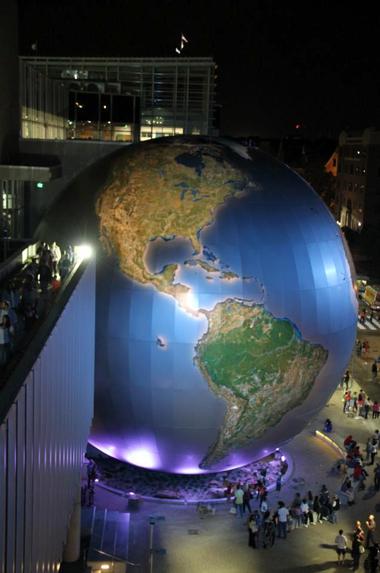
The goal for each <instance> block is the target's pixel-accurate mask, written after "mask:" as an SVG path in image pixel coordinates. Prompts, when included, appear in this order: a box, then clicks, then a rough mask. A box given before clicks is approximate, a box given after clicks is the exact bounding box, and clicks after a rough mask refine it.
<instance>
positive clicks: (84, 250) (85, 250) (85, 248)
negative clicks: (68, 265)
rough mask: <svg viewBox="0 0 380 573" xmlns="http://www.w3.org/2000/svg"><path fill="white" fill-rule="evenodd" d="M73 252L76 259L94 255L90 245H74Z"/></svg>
mask: <svg viewBox="0 0 380 573" xmlns="http://www.w3.org/2000/svg"><path fill="white" fill-rule="evenodd" d="M74 251H75V254H76V256H77V258H78V259H81V260H83V259H90V258H91V257H93V256H94V249H93V247H92V246H91V245H75V247H74Z"/></svg>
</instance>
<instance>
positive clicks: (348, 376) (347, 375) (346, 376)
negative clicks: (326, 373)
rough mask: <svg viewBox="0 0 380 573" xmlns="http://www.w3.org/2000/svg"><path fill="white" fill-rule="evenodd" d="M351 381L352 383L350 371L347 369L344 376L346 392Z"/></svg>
mask: <svg viewBox="0 0 380 573" xmlns="http://www.w3.org/2000/svg"><path fill="white" fill-rule="evenodd" d="M349 383H350V371H349V370H346V372H345V373H344V376H343V384H344V385H345V387H346V392H347V390H348V385H349Z"/></svg>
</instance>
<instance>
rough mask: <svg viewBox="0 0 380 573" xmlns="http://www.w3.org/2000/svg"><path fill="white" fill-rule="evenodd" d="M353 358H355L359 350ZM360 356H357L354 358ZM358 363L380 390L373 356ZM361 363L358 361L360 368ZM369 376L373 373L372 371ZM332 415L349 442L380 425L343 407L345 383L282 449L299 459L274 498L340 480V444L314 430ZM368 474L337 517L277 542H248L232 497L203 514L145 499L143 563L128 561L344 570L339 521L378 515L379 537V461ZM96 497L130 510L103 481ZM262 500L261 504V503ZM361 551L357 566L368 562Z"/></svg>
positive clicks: (138, 526)
mask: <svg viewBox="0 0 380 573" xmlns="http://www.w3.org/2000/svg"><path fill="white" fill-rule="evenodd" d="M354 360H355V358H354ZM355 364H356V363H355ZM355 364H354V375H355V376H357V377H358V380H355V381H354V382H353V389H354V390H357V391H359V389H360V387H363V388H366V387H367V388H368V389H369V393H370V395H371V394H372V396H374V397H375V396H377V392H378V391H379V397H380V383H377V384H378V386H377V384H375V383H373V382H372V381H371V379H370V376H368V372H367V369H368V364H367V365H366V364H364V363H360V362H358V364H356V366H357V369H356V368H355ZM359 367H360V368H359ZM367 378H368V379H367ZM326 418H330V419H331V420H332V422H333V427H334V430H333V433H332V434H331V437H332V438H333V439H334V440H336V442H337V443H343V440H344V437H345V436H346V435H347V434H352V435H353V436H354V438H355V439H356V440H357V441H358V442H359V443H360V444H361V446H362V448H363V449H364V445H365V443H366V441H367V438H368V437H369V436H370V435H372V434H373V432H374V430H375V429H377V428H378V427H380V420H372V419H369V420H364V419H363V418H359V417H350V416H347V415H345V414H343V402H342V390H341V389H339V388H338V389H337V390H336V392H335V393H334V394H333V396H332V397H331V399H330V401H329V402H328V404H327V405H326V406H325V408H323V410H322V411H321V412H320V413H319V414H318V415H317V416H316V417H315V418H314V419H313V420H311V421H310V423H309V425H308V426H307V427H306V428H305V429H304V430H303V431H302V432H301V433H300V434H299V435H298V436H296V437H295V438H294V439H293V440H292V441H291V442H289V443H288V444H287V446H286V448H284V450H285V451H286V452H287V453H288V454H289V455H290V456H291V457H292V459H293V464H294V468H293V475H291V476H290V478H289V480H288V482H287V483H286V484H285V485H284V486H283V489H282V491H281V492H272V493H270V494H269V506H270V508H271V509H275V508H276V507H277V501H278V500H279V499H282V500H284V501H285V502H286V503H289V502H291V500H292V499H293V497H294V495H295V493H296V492H297V491H299V492H300V493H301V495H303V494H306V493H307V492H308V490H312V492H313V494H314V495H316V494H318V493H319V490H320V488H321V486H322V484H326V485H327V487H328V489H329V491H330V493H331V494H334V493H335V492H337V491H338V490H339V488H340V484H341V482H342V477H340V476H338V475H336V474H335V473H333V472H332V471H331V469H332V467H333V465H334V464H335V463H336V461H337V459H338V458H339V454H338V452H337V451H336V450H335V449H334V448H332V447H331V446H329V445H328V444H327V443H325V442H323V441H322V440H320V439H318V438H317V437H315V430H317V429H319V430H321V429H322V428H323V423H324V420H325V419H326ZM368 469H369V477H368V478H367V487H366V490H365V491H364V492H360V493H359V494H358V496H357V501H356V503H355V505H354V506H352V507H347V506H345V507H342V509H341V511H340V512H339V516H338V524H337V525H332V524H330V523H327V522H326V523H324V524H317V525H316V526H310V527H309V528H307V529H306V528H300V529H296V530H294V531H292V532H291V533H290V535H289V536H288V539H287V540H286V541H284V540H276V543H275V545H274V547H273V548H272V549H258V550H253V549H251V548H250V547H248V533H247V529H246V523H245V519H240V518H239V517H237V516H235V515H231V514H230V513H229V508H230V505H229V504H227V503H225V504H221V505H218V506H216V513H215V515H214V516H209V517H207V518H204V519H201V518H200V517H199V515H198V514H197V512H196V509H195V507H194V506H190V505H180V506H178V505H171V504H168V503H165V504H163V503H159V502H145V501H144V502H142V503H141V505H140V506H139V508H138V509H137V510H136V511H134V512H133V513H131V530H130V539H129V547H130V553H129V558H130V560H131V561H132V562H134V563H137V564H139V566H130V567H129V568H128V571H130V572H134V571H136V572H138V573H142V572H144V573H145V572H151V571H154V572H155V573H203V572H205V573H235V572H236V573H248V572H249V573H251V572H253V571H257V572H260V573H261V572H277V571H278V572H280V571H281V572H283V573H288V572H289V573H314V572H317V571H326V572H330V571H331V572H333V571H338V570H339V571H341V570H342V569H343V568H342V567H339V568H338V566H337V560H336V553H335V550H334V539H335V536H336V535H337V532H338V529H339V528H343V529H344V531H345V533H346V534H348V536H350V534H351V532H352V529H353V524H354V521H355V520H356V519H360V520H361V521H362V523H364V522H365V520H366V517H367V516H368V514H369V513H374V514H375V516H377V517H378V520H379V525H378V538H379V540H380V515H379V513H378V510H379V511H380V505H379V500H380V496H379V493H376V492H374V491H373V489H372V488H371V487H370V486H371V484H372V482H373V466H369V468H368ZM95 503H96V505H97V506H98V507H107V508H108V509H111V510H119V511H128V508H127V500H126V499H125V498H122V497H120V496H118V495H115V494H112V493H110V492H106V491H103V490H101V489H100V488H97V490H96V495H95ZM255 507H257V505H255ZM151 515H160V516H163V517H165V521H160V522H158V523H157V525H156V526H154V532H153V542H154V548H155V549H159V548H164V549H165V550H166V554H165V555H162V554H156V553H154V560H153V565H152V568H151V564H150V563H149V551H148V547H149V525H148V522H149V516H151ZM364 557H365V556H363V557H362V558H361V566H360V568H359V571H361V570H363V561H364Z"/></svg>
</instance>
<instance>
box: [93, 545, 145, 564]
mask: <svg viewBox="0 0 380 573" xmlns="http://www.w3.org/2000/svg"><path fill="white" fill-rule="evenodd" d="M91 551H94V552H95V553H99V555H105V556H106V557H111V559H113V560H114V561H118V562H119V563H125V564H126V565H131V566H132V567H141V564H140V563H132V561H128V559H120V557H117V555H112V553H107V551H102V550H101V549H95V547H90V548H89V553H90V552H91Z"/></svg>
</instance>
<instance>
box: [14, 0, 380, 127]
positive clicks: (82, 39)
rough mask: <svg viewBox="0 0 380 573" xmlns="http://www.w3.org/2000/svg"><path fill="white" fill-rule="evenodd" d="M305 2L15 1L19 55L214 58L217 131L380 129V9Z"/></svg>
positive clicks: (312, 0)
mask: <svg viewBox="0 0 380 573" xmlns="http://www.w3.org/2000/svg"><path fill="white" fill-rule="evenodd" d="M376 5H377V3H373V4H372V3H371V2H369V1H366V0H364V1H362V2H356V3H354V4H351V3H348V2H343V1H341V0H338V1H337V0H335V1H331V0H330V1H328V2H327V1H322V0H319V1H316V0H307V1H303V2H298V1H297V2H295V1H293V2H292V1H288V2H284V1H283V0H277V1H274V0H262V1H257V0H251V1H250V0H218V1H216V0H215V1H214V0H203V1H198V0H156V1H155V0H150V1H147V0H75V1H73V0H60V1H57V0H20V1H19V12H20V52H21V53H22V54H31V50H30V46H31V44H32V43H33V42H34V41H35V40H37V41H38V55H41V56H48V55H49V56H50V55H51V56H53V55H54V56H70V55H72V56H80V55H84V56H175V47H176V45H178V40H179V37H180V35H181V32H183V33H184V34H185V36H186V37H187V38H188V39H189V41H190V42H189V45H188V46H187V47H186V49H185V50H184V52H183V53H184V55H187V56H213V57H214V59H215V61H216V63H217V64H218V66H219V69H218V76H219V77H218V80H217V81H218V88H217V101H218V103H220V104H222V106H223V108H222V110H223V111H222V131H223V133H225V134H230V135H247V134H257V135H283V134H287V133H292V132H294V126H295V124H296V123H300V124H302V125H303V126H304V130H305V133H306V134H307V135H309V136H314V137H316V136H319V135H325V136H326V135H330V136H336V135H337V134H338V133H339V131H340V130H341V129H343V128H345V127H352V128H364V127H368V126H369V125H377V126H380V80H379V78H380V9H379V8H378V7H376Z"/></svg>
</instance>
